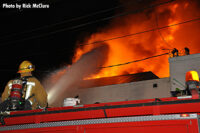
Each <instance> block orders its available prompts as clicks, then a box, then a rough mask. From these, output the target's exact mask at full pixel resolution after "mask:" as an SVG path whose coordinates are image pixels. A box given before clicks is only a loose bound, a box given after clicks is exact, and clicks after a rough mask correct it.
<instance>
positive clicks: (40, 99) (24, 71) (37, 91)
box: [2, 61, 47, 110]
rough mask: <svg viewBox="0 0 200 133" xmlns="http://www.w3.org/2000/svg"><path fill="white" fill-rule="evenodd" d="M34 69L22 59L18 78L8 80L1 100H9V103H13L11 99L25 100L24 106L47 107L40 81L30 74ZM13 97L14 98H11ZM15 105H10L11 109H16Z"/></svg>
mask: <svg viewBox="0 0 200 133" xmlns="http://www.w3.org/2000/svg"><path fill="white" fill-rule="evenodd" d="M34 70H35V67H34V65H33V64H32V63H31V62H30V61H23V62H22V63H21V64H20V66H19V70H18V73H19V74H20V78H17V79H14V80H10V81H9V82H8V83H7V85H6V87H5V89H4V92H3V94H2V102H3V101H8V100H9V101H10V100H11V102H9V104H14V103H13V101H17V102H18V103H20V102H23V101H25V104H24V106H25V107H24V108H26V109H27V108H28V106H30V108H29V109H39V108H45V107H47V93H46V91H45V89H44V88H43V86H42V85H41V83H40V81H39V80H37V79H36V78H35V77H33V75H32V71H34ZM12 99H14V100H12ZM17 106H19V105H16V104H14V105H12V106H10V107H11V108H12V109H13V110H15V109H16V110H17Z"/></svg>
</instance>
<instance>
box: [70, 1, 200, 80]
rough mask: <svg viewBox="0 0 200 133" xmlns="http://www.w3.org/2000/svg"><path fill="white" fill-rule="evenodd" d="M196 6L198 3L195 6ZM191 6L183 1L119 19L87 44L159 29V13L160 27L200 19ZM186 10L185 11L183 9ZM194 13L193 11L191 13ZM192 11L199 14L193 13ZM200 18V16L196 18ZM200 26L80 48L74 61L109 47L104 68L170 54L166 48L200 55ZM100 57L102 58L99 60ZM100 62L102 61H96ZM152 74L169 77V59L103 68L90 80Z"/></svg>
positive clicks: (177, 28)
mask: <svg viewBox="0 0 200 133" xmlns="http://www.w3.org/2000/svg"><path fill="white" fill-rule="evenodd" d="M192 4H194V3H192ZM192 4H191V3H184V2H181V1H177V2H172V3H170V4H166V5H164V6H159V7H157V8H156V9H154V12H152V13H149V12H148V11H146V12H142V13H137V14H131V15H127V16H124V17H120V18H115V19H113V20H112V21H111V24H110V25H109V26H107V27H106V28H102V29H101V31H100V32H98V33H95V34H92V35H91V36H90V37H87V38H89V39H87V40H86V41H85V42H84V43H83V44H90V43H92V42H96V41H102V40H107V39H110V38H115V37H120V36H124V35H128V34H133V33H138V32H142V31H146V30H149V29H152V28H156V19H155V18H156V17H155V12H157V16H158V27H163V26H167V25H173V24H176V23H179V22H182V21H185V20H190V19H193V18H195V17H196V16H198V15H199V16H200V11H199V9H198V8H197V7H196V6H195V5H192ZM182 7H184V8H182ZM188 11H190V12H188ZM192 12H195V14H194V13H192ZM195 15H196V16H195ZM199 28H200V23H191V24H189V23H188V24H182V25H175V26H171V27H168V28H164V29H160V30H159V32H160V33H161V35H160V34H159V32H158V31H152V32H147V33H143V34H137V35H134V36H128V37H124V38H119V39H113V40H109V41H106V42H104V44H102V43H95V44H90V45H84V46H80V47H78V48H77V49H76V52H75V56H74V59H73V62H76V61H77V60H78V59H79V58H80V57H81V56H82V55H83V54H85V53H87V52H89V51H91V50H92V49H94V48H96V47H98V46H99V45H108V47H109V53H108V58H107V59H106V61H105V62H104V64H102V66H103V67H104V66H110V65H116V64H121V63H125V62H129V61H134V60H139V59H143V58H147V57H151V56H154V55H159V54H162V53H166V52H168V51H163V50H162V49H169V50H170V49H173V48H177V49H178V50H181V49H184V47H189V48H190V50H191V53H192V54H193V53H199V52H200V48H199V44H200V41H199V37H198V35H199V34H200V32H199V30H197V29H199ZM79 45H81V44H79V43H78V46H79ZM99 58H100V57H99ZM95 60H98V59H95ZM145 71H152V72H153V73H154V74H156V75H157V76H159V77H169V64H168V56H161V57H156V58H152V59H149V60H145V61H141V62H137V63H131V64H127V65H122V66H117V67H111V68H103V69H101V70H100V71H99V72H98V73H97V74H93V75H90V76H89V77H86V79H91V78H101V77H110V76H117V75H122V74H131V73H138V72H145Z"/></svg>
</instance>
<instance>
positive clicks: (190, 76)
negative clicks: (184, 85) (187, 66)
mask: <svg viewBox="0 0 200 133" xmlns="http://www.w3.org/2000/svg"><path fill="white" fill-rule="evenodd" d="M185 80H186V81H198V82H199V75H198V73H197V72H196V71H189V72H187V73H186V77H185Z"/></svg>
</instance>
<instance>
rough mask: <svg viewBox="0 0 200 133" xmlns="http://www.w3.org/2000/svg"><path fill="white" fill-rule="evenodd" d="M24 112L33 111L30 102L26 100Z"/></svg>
mask: <svg viewBox="0 0 200 133" xmlns="http://www.w3.org/2000/svg"><path fill="white" fill-rule="evenodd" d="M24 110H32V105H31V102H30V101H29V100H26V101H25V103H24Z"/></svg>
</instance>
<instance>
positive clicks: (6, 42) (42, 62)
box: [0, 0, 120, 93]
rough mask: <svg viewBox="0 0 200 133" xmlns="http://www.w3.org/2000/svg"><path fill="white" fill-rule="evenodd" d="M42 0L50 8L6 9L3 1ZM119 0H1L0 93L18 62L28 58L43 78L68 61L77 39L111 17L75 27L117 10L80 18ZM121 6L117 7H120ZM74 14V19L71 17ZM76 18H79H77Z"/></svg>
mask: <svg viewBox="0 0 200 133" xmlns="http://www.w3.org/2000/svg"><path fill="white" fill-rule="evenodd" d="M35 2H37V3H40V2H41V3H43V4H49V6H50V8H49V9H33V8H30V9H21V10H19V9H5V8H3V7H2V4H3V3H8V4H9V3H10V4H15V3H19V4H22V3H35ZM119 4H120V2H119V1H118V0H52V1H50V0H46V1H45V0H43V1H42V0H37V1H36V0H35V1H30V0H28V1H27V0H18V1H9V2H8V0H4V1H2V3H1V10H0V18H1V19H0V20H1V30H0V51H1V52H0V61H1V63H0V73H1V74H0V93H2V91H3V90H4V87H5V85H6V83H7V82H8V81H9V80H10V79H13V78H15V77H17V76H19V75H18V74H17V73H16V72H17V70H18V66H19V64H20V63H21V62H22V61H23V60H29V61H31V62H32V63H33V64H34V65H35V67H36V70H35V72H34V75H35V76H36V77H37V78H39V79H42V78H43V77H44V76H45V75H46V74H47V73H48V72H49V71H53V70H55V69H57V68H59V67H61V66H63V65H65V64H71V59H72V57H73V54H74V50H75V47H76V45H75V44H76V42H77V41H83V39H84V38H85V37H86V36H88V35H90V34H92V33H94V32H96V31H97V30H98V29H99V28H101V27H104V26H106V25H107V23H109V21H110V20H107V21H101V22H98V23H94V24H89V25H86V26H81V27H77V28H74V27H75V26H80V25H81V24H84V23H88V22H93V21H95V20H98V19H102V18H105V17H109V16H112V15H113V14H115V13H116V10H112V11H109V12H106V13H100V14H97V15H93V16H90V17H85V18H80V17H83V16H86V15H88V14H91V13H95V12H99V11H102V10H105V9H110V8H114V7H116V6H119ZM119 10H120V9H119ZM74 18H76V19H75V20H73V19H74ZM77 18H78V19H77Z"/></svg>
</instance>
